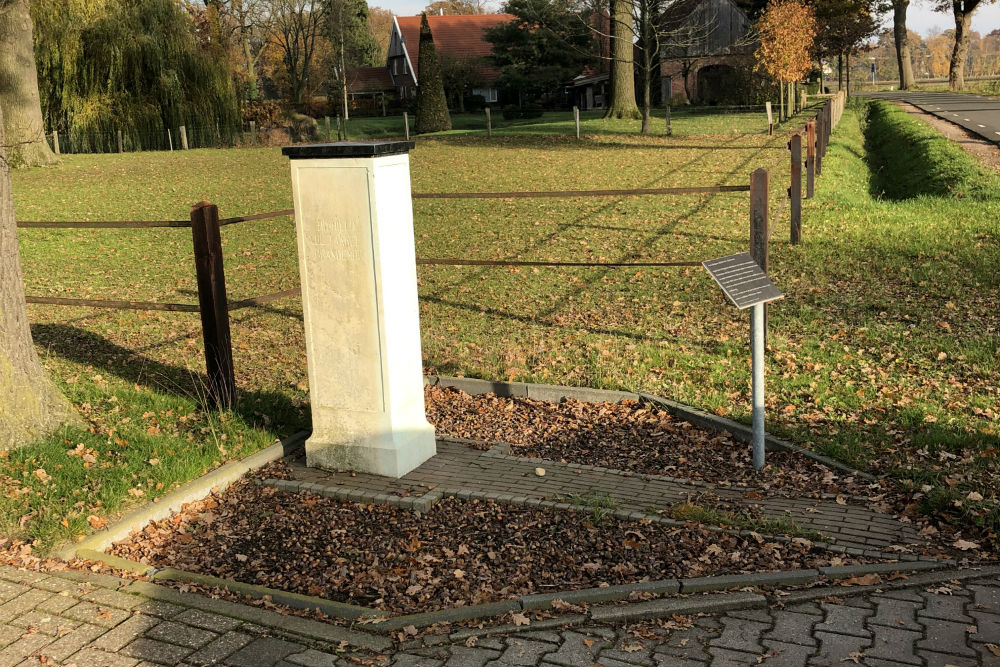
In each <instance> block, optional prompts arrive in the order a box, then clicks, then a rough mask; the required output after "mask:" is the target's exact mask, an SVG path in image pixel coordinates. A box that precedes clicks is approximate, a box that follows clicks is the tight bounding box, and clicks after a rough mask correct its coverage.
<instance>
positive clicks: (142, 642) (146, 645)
mask: <svg viewBox="0 0 1000 667" xmlns="http://www.w3.org/2000/svg"><path fill="white" fill-rule="evenodd" d="M119 653H121V654H122V655H127V656H130V657H132V658H138V659H140V660H149V661H150V662H158V663H161V664H166V665H175V664H177V663H178V662H180V661H181V660H183V659H184V657H185V656H187V655H188V654H190V653H191V649H189V648H187V647H184V646H177V645H175V644H168V643H166V642H159V641H156V640H155V639H150V638H149V637H139V638H138V639H135V640H133V641H132V642H130V643H129V644H127V645H126V646H125V647H124V648H122V649H121V650H120V651H119Z"/></svg>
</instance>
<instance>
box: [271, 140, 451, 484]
mask: <svg viewBox="0 0 1000 667" xmlns="http://www.w3.org/2000/svg"><path fill="white" fill-rule="evenodd" d="M412 147H413V143H412V142H409V141H393V142H381V143H348V142H338V143H329V144H314V145H304V146H290V147H286V148H284V149H283V150H282V153H284V154H285V155H287V156H288V157H289V158H290V161H291V171H292V194H293V198H294V202H295V231H296V237H297V240H298V253H299V273H300V275H301V280H302V309H303V316H304V321H305V336H306V355H307V358H308V367H309V393H310V401H311V405H312V424H313V430H312V435H311V436H310V438H309V439H308V440H307V441H306V464H307V465H309V466H315V467H320V468H327V469H335V470H355V471H358V472H369V473H374V474H378V475H386V476H389V477H402V476H403V475H405V474H406V473H407V472H409V471H410V470H413V469H414V468H416V467H417V466H418V465H420V464H421V463H423V462H424V461H426V460H427V459H429V458H430V457H432V456H433V455H434V454H435V453H436V444H435V438H434V427H432V426H431V425H430V424H429V423H428V422H427V418H426V416H425V414H424V392H423V365H422V358H421V354H420V319H419V306H418V303H417V270H416V261H415V254H414V243H413V209H412V203H411V199H410V161H409V150H410V149H411V148H412Z"/></svg>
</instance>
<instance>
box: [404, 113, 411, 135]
mask: <svg viewBox="0 0 1000 667" xmlns="http://www.w3.org/2000/svg"><path fill="white" fill-rule="evenodd" d="M403 133H404V135H405V136H406V140H407V141H409V140H410V114H408V113H406V112H405V111H404V112H403Z"/></svg>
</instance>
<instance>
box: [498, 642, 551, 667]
mask: <svg viewBox="0 0 1000 667" xmlns="http://www.w3.org/2000/svg"><path fill="white" fill-rule="evenodd" d="M557 648H558V647H557V646H556V645H555V644H549V643H547V642H537V641H532V640H530V639H518V638H511V639H508V640H507V648H506V650H505V651H504V652H503V653H502V654H501V655H500V657H499V658H497V662H498V663H501V664H504V665H536V664H538V663H539V662H540V661H541V659H542V656H544V655H546V654H548V653H552V652H553V651H555V650H556V649H557Z"/></svg>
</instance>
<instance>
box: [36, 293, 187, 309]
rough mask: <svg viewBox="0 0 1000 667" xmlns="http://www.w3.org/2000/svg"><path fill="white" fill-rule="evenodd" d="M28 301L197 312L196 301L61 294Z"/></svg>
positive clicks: (63, 304) (52, 304)
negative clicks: (83, 297)
mask: <svg viewBox="0 0 1000 667" xmlns="http://www.w3.org/2000/svg"><path fill="white" fill-rule="evenodd" d="M25 301H27V302H28V303H37V304H44V305H49V306H86V307H90V308H111V309H112V310H168V311H171V312H175V313H197V312H199V308H198V304H196V303H160V302H159V301H112V300H109V299H71V298H64V297H60V296H26V297H25Z"/></svg>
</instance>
